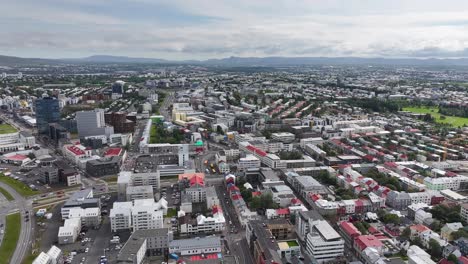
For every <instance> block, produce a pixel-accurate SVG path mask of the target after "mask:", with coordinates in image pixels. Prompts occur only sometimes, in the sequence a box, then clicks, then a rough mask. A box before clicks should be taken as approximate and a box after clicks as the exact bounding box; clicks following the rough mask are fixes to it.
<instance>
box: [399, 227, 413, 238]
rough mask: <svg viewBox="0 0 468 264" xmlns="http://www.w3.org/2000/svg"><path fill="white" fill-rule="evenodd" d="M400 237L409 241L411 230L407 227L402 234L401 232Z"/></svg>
mask: <svg viewBox="0 0 468 264" xmlns="http://www.w3.org/2000/svg"><path fill="white" fill-rule="evenodd" d="M400 236H401V237H403V238H406V239H409V238H410V236H411V229H410V228H409V227H406V228H405V229H403V232H401V235H400Z"/></svg>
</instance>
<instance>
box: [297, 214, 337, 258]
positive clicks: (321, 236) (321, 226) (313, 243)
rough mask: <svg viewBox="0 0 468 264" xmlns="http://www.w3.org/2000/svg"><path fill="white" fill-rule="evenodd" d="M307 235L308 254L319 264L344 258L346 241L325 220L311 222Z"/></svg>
mask: <svg viewBox="0 0 468 264" xmlns="http://www.w3.org/2000/svg"><path fill="white" fill-rule="evenodd" d="M309 225H310V232H309V233H308V234H307V239H306V245H307V246H306V247H307V252H308V253H309V254H311V255H313V256H314V258H315V260H316V261H317V262H318V263H324V262H326V261H330V260H333V259H336V258H337V257H340V256H343V252H344V240H343V239H342V238H341V236H340V235H339V234H338V233H337V232H336V231H335V230H334V229H333V227H331V226H330V224H328V222H327V221H325V220H310V222H309Z"/></svg>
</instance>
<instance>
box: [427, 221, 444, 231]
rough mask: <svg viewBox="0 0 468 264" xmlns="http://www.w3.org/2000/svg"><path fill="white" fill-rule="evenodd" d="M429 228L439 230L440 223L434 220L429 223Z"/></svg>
mask: <svg viewBox="0 0 468 264" xmlns="http://www.w3.org/2000/svg"><path fill="white" fill-rule="evenodd" d="M429 228H431V229H432V230H433V231H434V232H440V229H441V228H442V223H441V222H440V221H439V220H434V221H433V222H432V223H431V224H430V225H429Z"/></svg>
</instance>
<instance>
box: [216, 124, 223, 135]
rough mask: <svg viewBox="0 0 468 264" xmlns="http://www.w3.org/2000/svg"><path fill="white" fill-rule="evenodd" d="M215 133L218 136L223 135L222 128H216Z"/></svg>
mask: <svg viewBox="0 0 468 264" xmlns="http://www.w3.org/2000/svg"><path fill="white" fill-rule="evenodd" d="M216 133H218V134H220V135H224V131H223V128H222V127H221V126H216Z"/></svg>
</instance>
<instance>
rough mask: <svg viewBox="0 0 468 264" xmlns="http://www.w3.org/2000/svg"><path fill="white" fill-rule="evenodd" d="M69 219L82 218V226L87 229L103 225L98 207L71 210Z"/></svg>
mask: <svg viewBox="0 0 468 264" xmlns="http://www.w3.org/2000/svg"><path fill="white" fill-rule="evenodd" d="M68 218H69V219H73V218H80V220H81V224H82V225H83V226H86V227H97V226H99V225H100V224H101V210H100V209H99V208H98V207H91V208H80V207H73V208H70V211H69V212H68Z"/></svg>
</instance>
